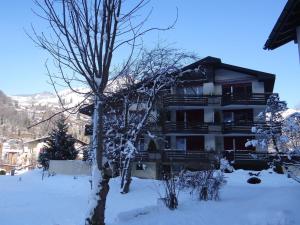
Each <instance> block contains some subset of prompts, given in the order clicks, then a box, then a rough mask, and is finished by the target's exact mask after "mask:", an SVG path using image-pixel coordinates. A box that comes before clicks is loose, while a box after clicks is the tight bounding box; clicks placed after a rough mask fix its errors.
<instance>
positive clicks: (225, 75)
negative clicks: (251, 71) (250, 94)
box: [215, 69, 254, 82]
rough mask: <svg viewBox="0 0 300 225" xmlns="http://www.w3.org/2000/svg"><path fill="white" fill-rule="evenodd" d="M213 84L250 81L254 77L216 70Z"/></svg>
mask: <svg viewBox="0 0 300 225" xmlns="http://www.w3.org/2000/svg"><path fill="white" fill-rule="evenodd" d="M215 73H216V75H215V82H222V81H226V82H229V81H232V82H236V81H252V80H254V77H253V76H251V75H248V74H244V73H239V72H235V71H231V70H225V69H218V70H216V71H215Z"/></svg>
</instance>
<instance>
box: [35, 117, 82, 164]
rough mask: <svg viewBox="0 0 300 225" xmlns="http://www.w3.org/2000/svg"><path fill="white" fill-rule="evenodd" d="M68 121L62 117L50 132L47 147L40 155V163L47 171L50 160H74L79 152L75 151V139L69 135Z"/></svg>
mask: <svg viewBox="0 0 300 225" xmlns="http://www.w3.org/2000/svg"><path fill="white" fill-rule="evenodd" d="M67 131H68V125H67V124H66V119H65V118H64V117H61V118H60V119H59V120H58V121H57V124H56V127H55V128H54V129H53V130H52V131H51V132H50V135H49V138H48V139H47V140H46V145H45V146H44V148H43V151H42V152H41V153H40V156H39V162H40V163H41V164H42V166H43V167H44V168H45V169H48V167H49V160H74V159H76V157H77V154H78V151H77V150H76V149H75V146H74V144H75V139H74V138H73V137H72V136H71V135H70V134H68V133H67Z"/></svg>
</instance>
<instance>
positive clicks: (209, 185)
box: [179, 170, 226, 201]
mask: <svg viewBox="0 0 300 225" xmlns="http://www.w3.org/2000/svg"><path fill="white" fill-rule="evenodd" d="M225 183H226V180H225V177H224V174H223V173H222V172H221V171H215V170H204V171H195V172H191V171H187V172H185V173H182V174H181V175H180V178H179V186H180V188H181V189H182V188H184V189H191V194H193V193H196V194H197V195H198V197H199V200H204V201H207V200H219V199H220V194H219V193H220V189H221V187H222V186H223V185H224V184H225Z"/></svg>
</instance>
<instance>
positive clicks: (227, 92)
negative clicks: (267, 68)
mask: <svg viewBox="0 0 300 225" xmlns="http://www.w3.org/2000/svg"><path fill="white" fill-rule="evenodd" d="M222 94H223V96H224V97H226V96H233V97H234V98H238V99H245V98H246V99H247V98H249V97H251V95H252V84H251V83H243V84H225V85H223V86H222Z"/></svg>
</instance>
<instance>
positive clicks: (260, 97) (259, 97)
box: [221, 93, 270, 105]
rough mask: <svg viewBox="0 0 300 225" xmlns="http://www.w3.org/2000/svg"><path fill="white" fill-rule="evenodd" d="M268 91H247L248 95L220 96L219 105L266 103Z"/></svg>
mask: <svg viewBox="0 0 300 225" xmlns="http://www.w3.org/2000/svg"><path fill="white" fill-rule="evenodd" d="M269 96H270V94H269V93H249V95H227V96H222V101H221V105H266V104H267V100H268V98H269Z"/></svg>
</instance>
